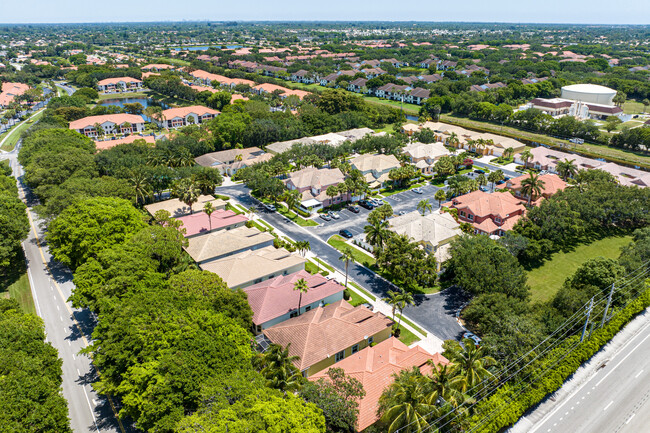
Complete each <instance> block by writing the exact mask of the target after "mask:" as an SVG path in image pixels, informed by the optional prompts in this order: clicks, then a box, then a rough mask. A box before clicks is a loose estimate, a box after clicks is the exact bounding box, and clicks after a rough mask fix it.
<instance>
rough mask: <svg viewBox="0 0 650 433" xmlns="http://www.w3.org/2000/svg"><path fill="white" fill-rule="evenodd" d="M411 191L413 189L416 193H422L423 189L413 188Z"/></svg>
mask: <svg viewBox="0 0 650 433" xmlns="http://www.w3.org/2000/svg"><path fill="white" fill-rule="evenodd" d="M411 191H413V192H414V193H416V194H422V192H423V191H422V190H421V189H420V188H413V189H412V190H411Z"/></svg>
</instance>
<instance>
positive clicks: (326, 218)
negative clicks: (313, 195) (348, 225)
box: [320, 213, 332, 221]
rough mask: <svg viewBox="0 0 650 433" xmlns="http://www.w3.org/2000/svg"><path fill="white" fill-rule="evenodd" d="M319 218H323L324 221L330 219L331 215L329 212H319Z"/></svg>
mask: <svg viewBox="0 0 650 433" xmlns="http://www.w3.org/2000/svg"><path fill="white" fill-rule="evenodd" d="M320 217H321V219H324V220H325V221H332V217H331V216H329V214H326V213H322V214H320Z"/></svg>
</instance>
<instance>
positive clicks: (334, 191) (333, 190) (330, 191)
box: [325, 185, 339, 206]
mask: <svg viewBox="0 0 650 433" xmlns="http://www.w3.org/2000/svg"><path fill="white" fill-rule="evenodd" d="M325 195H327V196H328V197H329V198H330V206H331V205H332V204H333V203H334V197H336V196H337V195H339V188H338V186H337V185H330V186H328V187H327V189H326V190H325Z"/></svg>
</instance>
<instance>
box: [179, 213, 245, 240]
mask: <svg viewBox="0 0 650 433" xmlns="http://www.w3.org/2000/svg"><path fill="white" fill-rule="evenodd" d="M176 219H177V220H178V221H180V222H182V223H183V228H184V229H185V230H186V233H185V237H186V238H191V237H194V236H199V235H204V234H207V233H210V232H212V231H218V230H231V229H234V228H237V227H241V226H243V225H244V224H246V221H248V218H246V217H245V216H244V215H237V214H236V213H235V212H233V211H231V210H225V209H219V210H215V211H214V212H212V215H210V217H209V218H208V214H206V213H205V212H197V213H194V214H190V215H185V216H182V217H179V218H176ZM210 221H212V223H210Z"/></svg>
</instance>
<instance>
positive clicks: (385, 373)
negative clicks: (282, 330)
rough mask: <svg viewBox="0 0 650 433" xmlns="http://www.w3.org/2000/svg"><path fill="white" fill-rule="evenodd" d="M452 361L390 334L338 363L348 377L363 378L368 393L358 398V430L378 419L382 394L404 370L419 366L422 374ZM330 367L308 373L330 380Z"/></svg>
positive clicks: (362, 383) (315, 379)
mask: <svg viewBox="0 0 650 433" xmlns="http://www.w3.org/2000/svg"><path fill="white" fill-rule="evenodd" d="M447 364H449V361H448V360H447V359H446V358H445V357H444V356H442V355H441V354H439V353H436V354H433V355H432V354H430V353H429V352H427V351H426V350H424V349H423V348H422V347H420V346H413V347H411V348H409V347H408V346H407V345H406V344H404V343H402V342H401V341H399V339H397V338H394V337H391V338H388V339H386V340H384V341H382V342H381V343H379V344H377V345H376V346H373V347H366V348H365V349H363V350H360V351H359V352H357V353H355V354H354V355H352V356H349V357H347V358H345V359H344V360H342V361H340V362H339V363H337V364H336V365H335V367H336V368H341V369H343V371H344V372H345V375H346V376H347V377H351V378H354V379H357V380H358V381H359V382H361V385H362V386H363V389H364V391H365V392H366V395H365V396H364V397H363V398H362V399H361V400H360V401H359V415H358V417H357V425H356V429H357V431H363V430H365V429H366V428H368V427H370V426H371V425H372V424H374V423H375V422H377V420H378V419H379V418H378V415H377V409H378V408H379V398H380V397H381V395H382V394H383V393H384V390H385V389H386V388H387V387H388V386H390V384H391V383H393V381H394V380H395V375H397V374H399V373H400V372H401V371H403V370H411V369H412V368H413V367H417V368H418V369H419V370H420V372H421V373H422V374H423V375H430V374H431V372H432V370H433V368H434V365H435V366H438V365H441V366H442V365H447ZM328 370H329V369H327V370H322V371H320V372H318V373H316V374H314V375H313V376H310V377H309V380H311V381H317V380H319V379H324V380H329V376H328V375H327V372H328Z"/></svg>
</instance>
